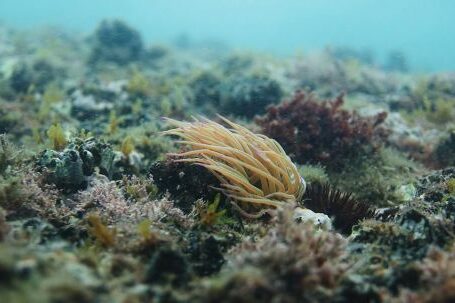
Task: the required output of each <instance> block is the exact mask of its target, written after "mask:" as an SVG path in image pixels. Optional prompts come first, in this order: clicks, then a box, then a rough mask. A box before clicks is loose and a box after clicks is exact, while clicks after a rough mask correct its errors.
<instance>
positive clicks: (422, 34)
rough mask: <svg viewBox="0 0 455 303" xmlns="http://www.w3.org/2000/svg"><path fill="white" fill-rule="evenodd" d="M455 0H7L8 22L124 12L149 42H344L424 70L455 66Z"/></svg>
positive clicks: (3, 5) (3, 12)
mask: <svg viewBox="0 0 455 303" xmlns="http://www.w3.org/2000/svg"><path fill="white" fill-rule="evenodd" d="M454 12H455V3H453V1H450V0H436V1H412V0H401V1H393V0H384V1H375V0H366V1H362V0H345V1H330V0H320V1H298V0H285V1H278V0H266V1H256V0H246V1H241V0H231V1H229V0H219V1H210V0H191V1H184V0H174V1H165V0H132V1H122V0H111V1H109V0H98V1H97V2H96V3H93V1H90V0H80V1H77V2H71V1H55V0H37V1H27V0H19V1H17V0H2V1H1V2H0V20H1V21H4V22H6V23H7V24H10V25H13V26H19V27H26V28H27V27H28V28H31V27H36V26H43V25H54V26H63V27H64V28H67V29H71V30H76V31H79V32H83V33H84V32H89V31H91V30H92V29H93V28H94V27H95V26H96V24H97V23H98V22H99V20H100V19H103V18H114V17H116V18H121V19H123V20H125V21H128V22H129V23H130V24H131V25H133V26H134V27H135V28H137V29H138V30H139V31H140V32H141V33H142V34H143V35H144V38H145V39H146V41H147V42H150V43H153V42H171V41H174V40H175V39H177V37H178V36H180V35H187V36H188V37H190V38H192V39H195V40H196V41H201V40H207V39H213V40H216V41H219V42H220V43H226V44H227V45H229V46H231V47H233V48H241V49H254V50H260V51H264V52H270V53H274V54H279V55H291V54H295V53H296V52H298V51H311V50H315V49H321V48H324V47H326V46H343V47H350V48H354V49H358V50H364V51H368V52H370V53H371V55H372V56H374V57H375V58H376V59H377V60H378V61H379V62H384V61H385V60H386V58H387V56H388V55H389V54H390V52H393V51H400V52H403V54H404V55H406V57H407V60H408V61H409V62H410V67H411V68H412V69H414V70H418V71H450V70H453V69H455V59H454V56H451V55H450V54H453V53H454V52H455V39H453V37H454V36H455V28H454V26H453V14H454Z"/></svg>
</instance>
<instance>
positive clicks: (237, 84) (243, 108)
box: [220, 75, 283, 118]
mask: <svg viewBox="0 0 455 303" xmlns="http://www.w3.org/2000/svg"><path fill="white" fill-rule="evenodd" d="M282 96H283V90H282V88H281V86H280V84H279V83H278V82H277V81H275V80H273V79H271V78H270V77H268V76H265V75H233V76H231V77H229V78H228V79H226V80H225V82H223V83H222V84H221V85H220V107H221V109H222V111H224V112H225V113H232V114H234V115H238V116H243V117H248V118H251V117H254V116H255V115H257V114H262V113H264V111H265V108H266V107H267V105H270V104H273V103H278V102H280V100H281V97H282Z"/></svg>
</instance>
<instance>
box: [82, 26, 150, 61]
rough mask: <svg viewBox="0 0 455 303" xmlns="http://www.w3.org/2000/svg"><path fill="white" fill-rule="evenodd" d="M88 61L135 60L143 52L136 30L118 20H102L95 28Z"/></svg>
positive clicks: (140, 39)
mask: <svg viewBox="0 0 455 303" xmlns="http://www.w3.org/2000/svg"><path fill="white" fill-rule="evenodd" d="M93 39H94V41H93V47H92V51H91V54H90V59H89V61H90V62H91V63H99V62H111V63H116V64H119V65H124V64H128V63H130V62H133V61H137V60H139V59H140V57H141V56H142V54H143V51H144V49H143V42H142V38H141V36H140V34H139V32H138V31H136V30H135V29H133V28H131V27H130V26H129V25H127V24H126V23H124V22H123V21H120V20H104V21H103V22H101V24H100V25H99V26H98V28H97V29H96V32H95V34H94V37H93Z"/></svg>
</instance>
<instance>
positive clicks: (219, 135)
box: [164, 116, 305, 214]
mask: <svg viewBox="0 0 455 303" xmlns="http://www.w3.org/2000/svg"><path fill="white" fill-rule="evenodd" d="M220 119H222V120H223V121H224V122H225V123H226V124H227V125H229V126H230V127H231V128H230V129H229V128H226V127H224V126H223V125H221V124H219V123H216V122H214V121H211V120H208V119H205V118H203V119H201V120H198V119H194V120H195V121H194V122H181V121H176V120H172V119H167V121H169V122H170V123H171V124H173V125H175V126H176V128H174V129H170V130H168V131H165V132H164V134H166V135H176V136H178V137H180V138H182V139H183V140H180V141H178V143H181V144H185V145H187V146H188V147H189V148H190V150H189V151H186V152H182V153H177V154H170V155H171V156H175V157H177V158H178V159H177V160H176V161H179V162H190V163H195V164H197V165H200V166H203V167H205V168H207V169H208V170H209V171H210V172H212V173H213V174H214V175H215V176H216V177H217V178H218V179H219V180H220V182H221V187H222V188H220V190H221V191H222V192H223V193H224V194H225V195H226V196H227V197H230V198H231V199H232V200H234V201H236V202H239V203H240V204H241V205H242V206H243V207H244V208H245V206H247V205H253V206H255V207H256V208H257V207H266V208H270V207H272V208H277V207H279V206H281V205H282V204H283V203H286V202H291V201H296V200H299V199H300V198H301V197H302V195H303V193H304V191H305V182H304V180H303V179H302V178H301V177H300V175H299V173H298V170H297V168H296V167H295V165H294V164H293V163H292V161H291V160H290V158H289V157H288V156H287V155H286V153H285V152H284V150H283V148H282V147H281V146H280V145H279V144H278V143H277V142H276V141H275V140H273V139H270V138H268V137H266V136H263V135H258V134H254V133H252V132H251V131H249V130H247V129H246V128H244V127H242V126H240V125H238V124H236V123H233V122H231V121H229V120H228V119H226V118H224V117H221V116H220ZM233 203H235V202H233ZM244 208H243V209H244ZM245 214H247V213H245Z"/></svg>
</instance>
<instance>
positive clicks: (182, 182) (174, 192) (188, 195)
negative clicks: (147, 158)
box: [150, 160, 220, 212]
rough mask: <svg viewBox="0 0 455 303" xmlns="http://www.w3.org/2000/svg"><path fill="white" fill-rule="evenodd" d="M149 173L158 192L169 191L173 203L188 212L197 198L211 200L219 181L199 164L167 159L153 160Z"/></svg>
mask: <svg viewBox="0 0 455 303" xmlns="http://www.w3.org/2000/svg"><path fill="white" fill-rule="evenodd" d="M150 174H151V175H152V177H153V180H154V182H155V184H156V186H157V187H158V190H159V193H160V194H165V193H169V194H170V197H171V198H172V199H173V200H174V201H175V203H176V204H175V205H176V206H177V207H179V208H181V209H182V210H183V211H185V212H189V211H190V210H191V208H192V206H193V205H194V202H195V201H196V200H198V199H204V200H206V201H213V199H214V197H215V195H216V193H217V191H216V190H215V189H214V187H219V184H220V183H219V181H218V180H217V179H216V178H215V177H214V176H213V174H211V173H210V172H209V171H208V170H206V169H205V168H203V167H200V166H194V165H188V164H185V163H178V162H173V161H171V160H169V161H161V162H155V163H154V164H153V165H152V167H151V168H150Z"/></svg>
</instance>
